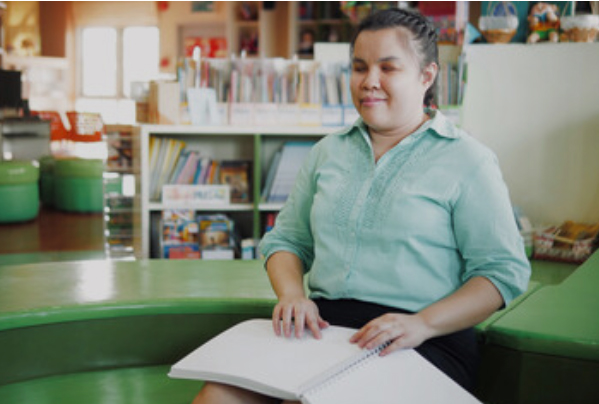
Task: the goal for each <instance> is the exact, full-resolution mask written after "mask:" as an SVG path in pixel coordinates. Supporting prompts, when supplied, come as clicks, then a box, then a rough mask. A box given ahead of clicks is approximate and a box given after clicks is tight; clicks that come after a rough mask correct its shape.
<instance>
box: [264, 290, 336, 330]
mask: <svg viewBox="0 0 599 404" xmlns="http://www.w3.org/2000/svg"><path fill="white" fill-rule="evenodd" d="M272 325H273V328H274V331H275V334H276V335H278V336H281V335H284V336H285V337H287V338H289V337H291V336H292V328H293V327H292V325H293V326H294V327H295V337H296V338H301V337H302V335H303V334H304V330H305V329H306V328H307V329H309V330H310V331H311V332H312V335H313V336H314V338H316V339H320V338H321V337H322V333H321V332H320V330H321V329H323V328H326V327H328V326H329V323H328V322H326V321H325V320H323V319H322V318H321V317H320V314H319V313H318V307H317V306H316V303H314V302H313V301H312V300H310V299H308V298H307V297H304V296H298V297H289V298H281V299H279V303H278V304H277V305H276V306H275V308H274V310H273V313H272Z"/></svg>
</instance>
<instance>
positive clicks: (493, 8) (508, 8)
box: [478, 1, 518, 43]
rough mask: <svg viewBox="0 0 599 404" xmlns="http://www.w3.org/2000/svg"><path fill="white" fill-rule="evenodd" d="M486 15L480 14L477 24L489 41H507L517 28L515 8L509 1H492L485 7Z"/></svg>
mask: <svg viewBox="0 0 599 404" xmlns="http://www.w3.org/2000/svg"><path fill="white" fill-rule="evenodd" d="M487 14H488V15H486V16H481V17H480V19H479V20H478V26H479V28H480V31H481V33H482V34H483V36H484V37H485V39H486V40H487V42H489V43H508V42H510V41H511V40H512V38H513V37H514V35H516V31H517V29H518V16H517V15H516V8H515V7H514V6H513V4H511V3H510V2H506V1H501V2H492V1H490V2H489V4H488V7H487Z"/></svg>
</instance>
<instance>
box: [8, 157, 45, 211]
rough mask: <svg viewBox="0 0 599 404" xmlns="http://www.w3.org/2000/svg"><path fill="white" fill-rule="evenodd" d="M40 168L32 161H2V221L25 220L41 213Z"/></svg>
mask: <svg viewBox="0 0 599 404" xmlns="http://www.w3.org/2000/svg"><path fill="white" fill-rule="evenodd" d="M38 179H39V169H38V168H37V167H36V166H34V165H33V163H31V162H26V161H0V223H15V222H24V221H27V220H31V219H34V218H36V217H37V215H38V213H39V190H38V183H37V182H38Z"/></svg>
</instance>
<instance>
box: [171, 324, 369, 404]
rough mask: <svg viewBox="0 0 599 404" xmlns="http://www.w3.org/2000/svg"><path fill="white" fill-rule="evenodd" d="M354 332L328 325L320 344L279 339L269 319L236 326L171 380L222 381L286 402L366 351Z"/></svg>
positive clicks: (307, 338)
mask: <svg viewBox="0 0 599 404" xmlns="http://www.w3.org/2000/svg"><path fill="white" fill-rule="evenodd" d="M355 331H356V330H353V329H350V328H344V327H334V326H331V327H328V328H326V329H324V330H322V334H323V338H322V339H321V340H316V339H315V338H313V337H312V335H311V334H310V333H308V332H306V335H305V336H304V337H303V338H301V339H296V338H284V337H277V336H276V335H275V333H274V331H273V329H272V322H271V321H270V320H249V321H246V322H243V323H240V324H238V325H236V326H235V327H232V328H231V329H229V330H227V331H225V332H224V333H222V334H220V335H219V336H217V337H216V338H214V339H212V340H210V341H208V342H207V343H206V344H204V345H202V346H201V347H200V348H198V349H196V350H195V351H193V352H192V353H191V354H189V355H188V356H186V357H185V358H183V359H182V360H181V361H179V362H178V363H176V364H175V365H174V366H173V367H172V369H171V372H170V373H169V376H171V377H175V378H184V379H199V380H207V381H220V382H222V383H227V384H232V385H236V386H239V387H243V388H246V389H250V390H254V391H257V392H260V393H262V394H266V395H271V396H275V397H279V398H283V399H298V397H299V396H300V393H301V390H302V388H303V386H305V385H311V384H313V383H312V381H313V380H312V379H314V377H315V376H318V375H320V374H323V373H325V374H329V373H330V371H331V369H335V368H338V367H339V366H344V363H346V362H347V361H348V360H353V358H355V357H359V356H361V355H363V354H364V353H365V351H364V350H362V349H360V348H359V347H358V346H357V345H355V344H350V343H349V338H350V337H351V335H353V334H354V333H355Z"/></svg>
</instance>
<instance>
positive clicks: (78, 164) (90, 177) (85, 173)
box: [54, 159, 104, 212]
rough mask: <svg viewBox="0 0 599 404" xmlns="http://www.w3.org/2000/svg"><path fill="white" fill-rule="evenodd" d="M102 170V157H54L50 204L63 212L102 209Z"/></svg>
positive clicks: (97, 210) (98, 210)
mask: <svg viewBox="0 0 599 404" xmlns="http://www.w3.org/2000/svg"><path fill="white" fill-rule="evenodd" d="M103 172H104V162H103V161H102V160H83V159H65V160H56V162H55V164H54V207H55V208H56V209H59V210H63V211H67V212H102V210H103V208H104V192H103V188H102V175H103Z"/></svg>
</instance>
